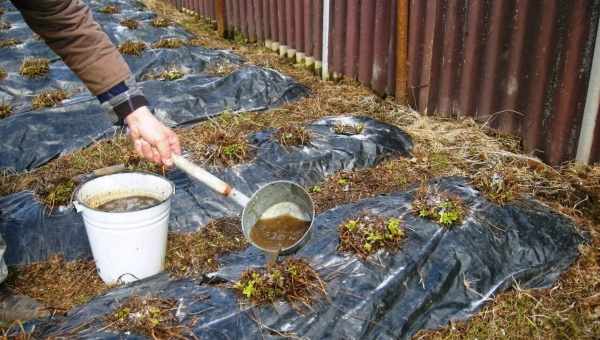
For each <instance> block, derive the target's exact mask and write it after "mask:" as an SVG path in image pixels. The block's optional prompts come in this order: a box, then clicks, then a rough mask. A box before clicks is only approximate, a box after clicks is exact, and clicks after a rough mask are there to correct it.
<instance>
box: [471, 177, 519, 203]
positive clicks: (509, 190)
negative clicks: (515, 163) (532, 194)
mask: <svg viewBox="0 0 600 340" xmlns="http://www.w3.org/2000/svg"><path fill="white" fill-rule="evenodd" d="M516 176H517V174H515V173H514V171H513V170H512V169H511V168H504V169H502V168H498V169H485V170H483V171H481V172H479V173H478V174H477V175H476V176H475V178H473V180H472V184H473V186H474V187H475V188H476V189H477V190H479V191H481V192H482V193H483V194H484V195H485V196H486V197H487V198H488V199H489V200H490V201H492V202H495V203H498V204H501V205H502V204H505V203H508V202H511V201H513V200H515V199H517V198H519V196H520V194H519V189H518V180H517V178H516Z"/></svg>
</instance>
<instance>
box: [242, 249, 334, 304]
mask: <svg viewBox="0 0 600 340" xmlns="http://www.w3.org/2000/svg"><path fill="white" fill-rule="evenodd" d="M233 288H234V289H235V290H236V291H237V292H238V293H239V295H240V296H242V297H244V298H245V299H247V300H249V301H250V302H252V303H254V304H258V305H261V304H268V303H273V302H275V301H278V300H285V301H287V302H289V303H290V304H292V305H293V306H294V307H295V308H298V307H307V308H310V305H311V304H312V303H313V302H314V301H315V300H317V298H319V297H321V296H326V295H327V292H326V290H325V283H324V282H323V281H322V280H321V278H320V276H319V274H318V273H317V272H316V271H315V270H314V269H312V267H311V266H310V264H309V263H308V262H306V261H304V260H302V259H294V258H290V259H287V260H285V261H283V262H281V263H275V264H272V265H269V266H268V267H267V268H266V269H250V270H248V271H246V272H244V273H242V276H241V277H240V281H239V282H237V283H236V284H235V285H234V287H233Z"/></svg>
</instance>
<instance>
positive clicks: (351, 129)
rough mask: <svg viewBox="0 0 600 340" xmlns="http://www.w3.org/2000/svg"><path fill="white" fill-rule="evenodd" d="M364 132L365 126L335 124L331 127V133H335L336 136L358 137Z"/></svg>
mask: <svg viewBox="0 0 600 340" xmlns="http://www.w3.org/2000/svg"><path fill="white" fill-rule="evenodd" d="M364 130H365V125H364V124H361V123H359V124H342V123H336V124H335V125H334V126H333V132H335V133H336V134H338V135H346V136H352V135H360V134H361V133H363V131H364Z"/></svg>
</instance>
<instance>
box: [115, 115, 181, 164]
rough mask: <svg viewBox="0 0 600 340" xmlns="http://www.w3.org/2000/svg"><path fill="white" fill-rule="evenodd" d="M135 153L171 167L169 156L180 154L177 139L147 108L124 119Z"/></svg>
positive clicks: (171, 162)
mask: <svg viewBox="0 0 600 340" xmlns="http://www.w3.org/2000/svg"><path fill="white" fill-rule="evenodd" d="M125 123H127V126H129V130H130V137H131V140H132V141H133V145H134V147H135V151H137V153H138V154H139V155H140V156H142V157H144V158H146V159H148V160H150V161H152V162H155V163H158V164H164V165H166V166H172V165H173V161H172V160H171V154H172V153H175V154H180V153H181V146H180V145H179V138H178V137H177V135H176V134H175V132H173V130H171V129H169V128H168V127H166V126H165V125H164V124H163V123H161V122H160V121H159V120H158V119H156V117H154V115H153V114H152V112H150V110H149V109H148V107H147V106H142V107H140V108H138V109H137V110H135V111H133V112H132V113H130V114H129V115H128V116H127V117H126V118H125Z"/></svg>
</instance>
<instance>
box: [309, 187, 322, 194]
mask: <svg viewBox="0 0 600 340" xmlns="http://www.w3.org/2000/svg"><path fill="white" fill-rule="evenodd" d="M321 190H322V189H321V187H320V186H318V185H315V186H312V187H310V189H308V191H310V192H312V193H315V194H317V193H320V192H321Z"/></svg>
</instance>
